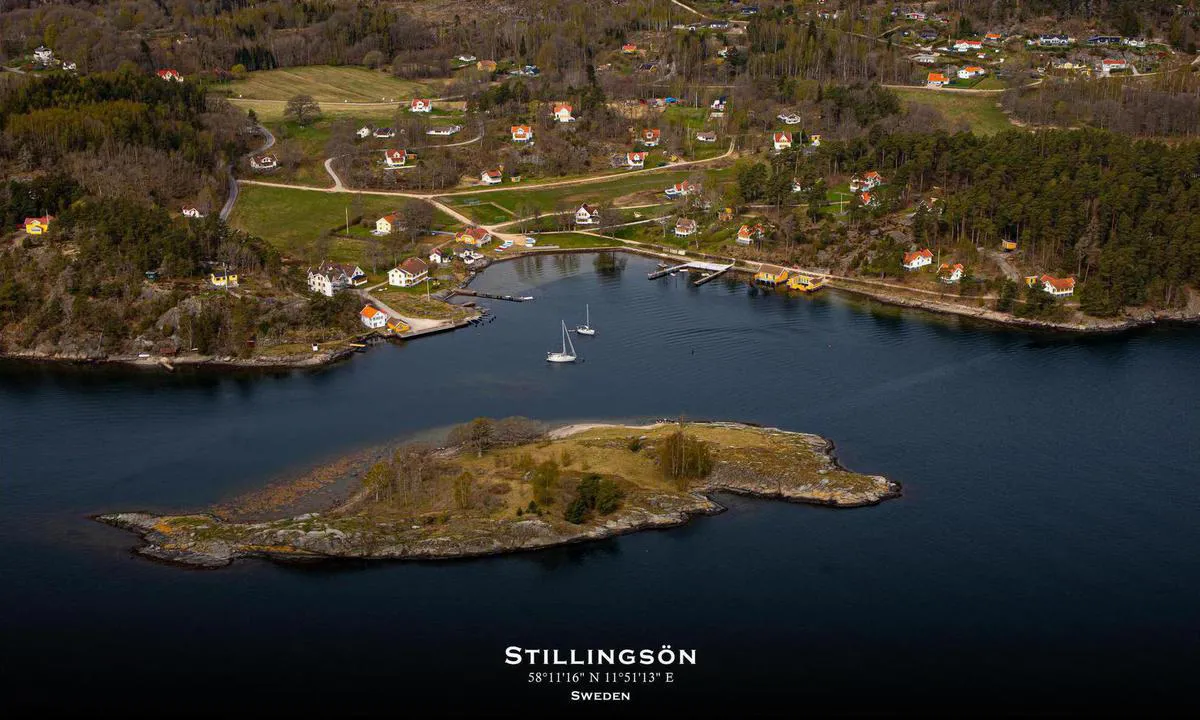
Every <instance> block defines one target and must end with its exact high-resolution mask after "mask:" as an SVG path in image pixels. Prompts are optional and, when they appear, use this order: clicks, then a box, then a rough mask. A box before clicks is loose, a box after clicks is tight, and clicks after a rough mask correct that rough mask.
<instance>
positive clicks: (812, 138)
mask: <svg viewBox="0 0 1200 720" xmlns="http://www.w3.org/2000/svg"><path fill="white" fill-rule="evenodd" d="M808 141H809V142H810V143H812V146H813V147H821V136H820V135H809V136H808Z"/></svg>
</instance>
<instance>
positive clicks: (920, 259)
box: [903, 248, 933, 270]
mask: <svg viewBox="0 0 1200 720" xmlns="http://www.w3.org/2000/svg"><path fill="white" fill-rule="evenodd" d="M903 264H904V269H905V270H919V269H921V268H923V267H925V266H926V265H932V264H933V252H932V251H931V250H930V249H929V248H925V249H924V250H918V251H916V252H908V253H904V263H903Z"/></svg>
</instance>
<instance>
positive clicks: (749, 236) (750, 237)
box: [736, 225, 763, 245]
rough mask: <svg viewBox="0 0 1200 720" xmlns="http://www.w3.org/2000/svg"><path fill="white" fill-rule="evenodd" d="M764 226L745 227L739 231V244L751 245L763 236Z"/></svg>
mask: <svg viewBox="0 0 1200 720" xmlns="http://www.w3.org/2000/svg"><path fill="white" fill-rule="evenodd" d="M762 232H763V228H762V225H743V226H741V227H740V228H738V231H737V240H736V242H737V244H738V245H749V244H750V243H752V242H754V241H755V240H756V239H758V238H759V237H761V236H762Z"/></svg>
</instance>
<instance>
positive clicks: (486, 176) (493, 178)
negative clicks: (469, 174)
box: [479, 168, 504, 185]
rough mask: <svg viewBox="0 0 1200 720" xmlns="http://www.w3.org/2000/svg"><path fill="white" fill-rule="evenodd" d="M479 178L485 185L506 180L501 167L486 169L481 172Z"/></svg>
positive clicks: (497, 183) (496, 183)
mask: <svg viewBox="0 0 1200 720" xmlns="http://www.w3.org/2000/svg"><path fill="white" fill-rule="evenodd" d="M479 180H480V182H482V183H483V184H484V185H499V184H500V183H501V182H502V181H503V180H504V172H503V171H502V170H501V169H500V168H496V169H495V170H484V171H483V172H481V173H480V174H479Z"/></svg>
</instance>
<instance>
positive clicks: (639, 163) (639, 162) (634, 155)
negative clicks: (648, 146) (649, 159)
mask: <svg viewBox="0 0 1200 720" xmlns="http://www.w3.org/2000/svg"><path fill="white" fill-rule="evenodd" d="M647 155H649V153H644V152H631V153H625V164H626V165H628V166H629V167H631V168H642V167H646V156H647Z"/></svg>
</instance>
